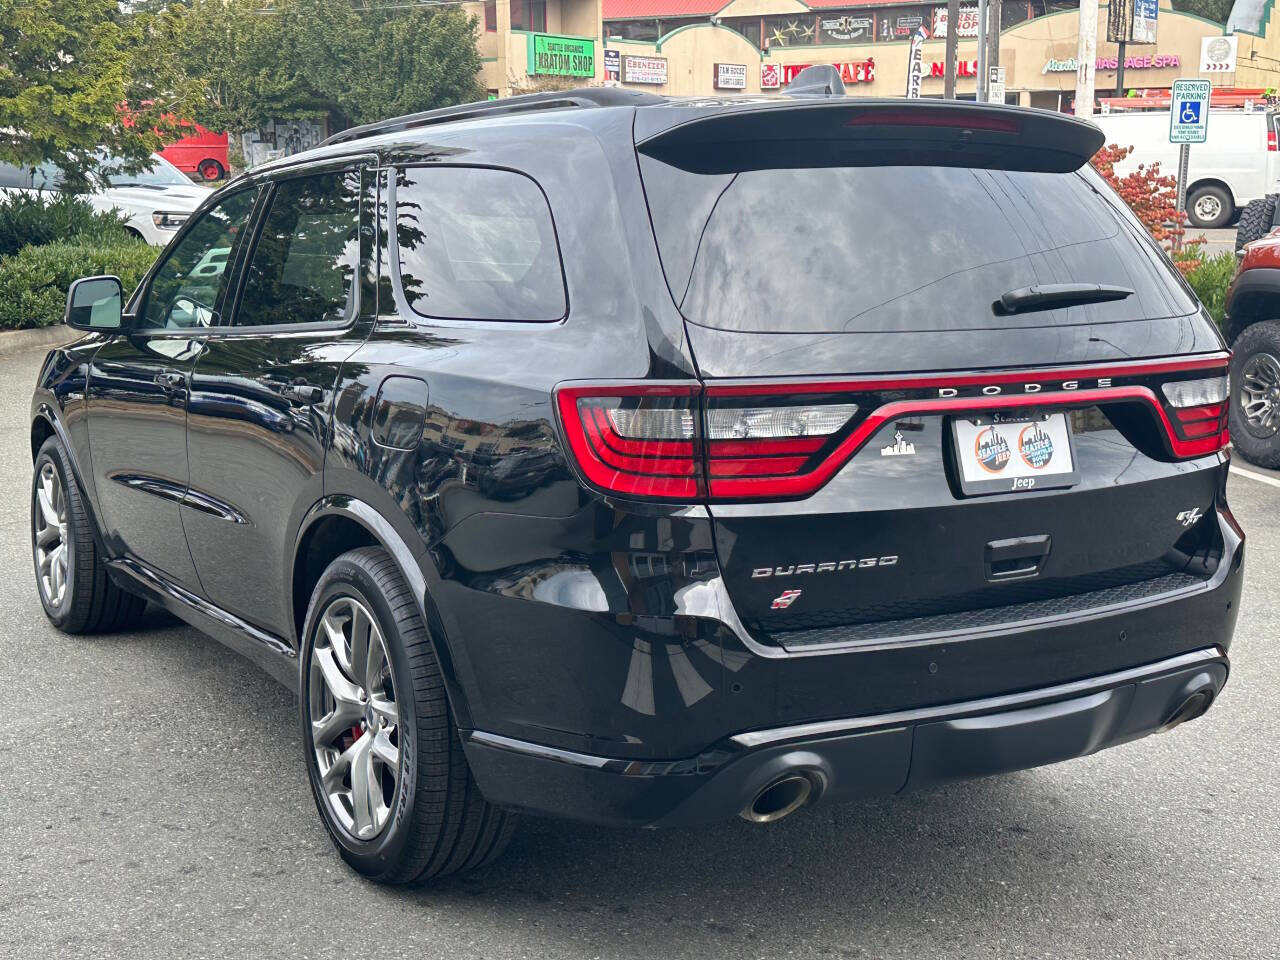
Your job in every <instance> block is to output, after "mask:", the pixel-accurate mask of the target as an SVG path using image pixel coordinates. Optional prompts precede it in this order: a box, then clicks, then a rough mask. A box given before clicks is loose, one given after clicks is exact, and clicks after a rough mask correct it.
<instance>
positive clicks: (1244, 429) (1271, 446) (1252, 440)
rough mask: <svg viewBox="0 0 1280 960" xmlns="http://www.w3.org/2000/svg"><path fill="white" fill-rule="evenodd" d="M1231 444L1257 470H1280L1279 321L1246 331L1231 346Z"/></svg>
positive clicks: (1268, 321) (1267, 321)
mask: <svg viewBox="0 0 1280 960" xmlns="http://www.w3.org/2000/svg"><path fill="white" fill-rule="evenodd" d="M1232 350H1233V353H1232V355H1231V442H1232V444H1233V445H1234V446H1235V448H1236V449H1237V450H1238V451H1240V455H1241V456H1242V457H1244V458H1245V459H1246V460H1248V461H1249V462H1250V463H1256V464H1257V465H1258V466H1260V467H1280V320H1265V321H1263V322H1262V323H1255V324H1254V325H1253V326H1251V327H1246V328H1245V330H1244V332H1243V333H1241V334H1240V336H1239V337H1237V338H1236V342H1235V343H1234V344H1233V345H1232Z"/></svg>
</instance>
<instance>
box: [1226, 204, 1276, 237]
mask: <svg viewBox="0 0 1280 960" xmlns="http://www.w3.org/2000/svg"><path fill="white" fill-rule="evenodd" d="M1275 216H1276V195H1275V194H1274V193H1272V194H1268V195H1267V196H1265V197H1261V198H1259V199H1257V200H1250V201H1249V202H1248V203H1247V204H1245V207H1244V209H1243V210H1241V211H1240V222H1239V223H1237V224H1236V249H1237V250H1239V249H1240V248H1241V247H1243V246H1244V245H1245V244H1246V243H1253V241H1255V240H1257V239H1259V238H1261V237H1265V236H1266V235H1267V234H1268V233H1270V232H1271V225H1272V223H1273V221H1274V220H1275Z"/></svg>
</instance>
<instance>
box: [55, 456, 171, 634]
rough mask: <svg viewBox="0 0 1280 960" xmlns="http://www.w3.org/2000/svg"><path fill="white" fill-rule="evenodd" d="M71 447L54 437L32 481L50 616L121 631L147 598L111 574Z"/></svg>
mask: <svg viewBox="0 0 1280 960" xmlns="http://www.w3.org/2000/svg"><path fill="white" fill-rule="evenodd" d="M90 524H91V521H90V520H89V516H88V514H87V513H86V511H85V506H84V500H83V498H82V496H81V493H80V488H79V486H78V485H77V484H76V481H75V476H74V475H73V474H72V472H71V464H70V461H69V460H68V458H67V455H66V451H64V450H63V449H62V444H61V443H60V442H59V441H58V439H57V437H50V438H49V439H48V440H46V441H45V442H44V445H43V446H42V447H41V448H40V452H39V453H38V454H36V465H35V473H34V476H33V477H32V481H31V555H32V561H33V562H34V564H35V573H36V590H37V591H38V592H39V594H40V603H41V605H42V606H43V607H44V612H45V616H47V617H48V618H49V620H50V622H51V623H52V624H53V625H54V626H55V627H57V628H58V629H59V630H61V631H63V632H64V633H97V632H100V631H107V630H119V629H122V628H123V627H126V626H128V625H129V624H131V623H133V622H134V621H136V620H137V618H138V615H139V614H140V613H141V612H142V608H143V607H144V606H146V602H145V601H144V600H142V598H140V597H136V596H134V595H133V594H130V593H126V592H125V591H124V590H121V589H120V588H119V587H118V586H116V585H115V584H114V583H113V582H112V581H111V579H110V577H108V576H107V568H106V564H105V563H103V560H102V557H101V555H100V553H99V551H98V545H97V542H96V541H95V540H94V537H93V528H92V526H91V525H90Z"/></svg>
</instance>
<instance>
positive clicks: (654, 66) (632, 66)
mask: <svg viewBox="0 0 1280 960" xmlns="http://www.w3.org/2000/svg"><path fill="white" fill-rule="evenodd" d="M622 82H623V83H652V84H662V83H666V82H667V58H666V57H623V58H622Z"/></svg>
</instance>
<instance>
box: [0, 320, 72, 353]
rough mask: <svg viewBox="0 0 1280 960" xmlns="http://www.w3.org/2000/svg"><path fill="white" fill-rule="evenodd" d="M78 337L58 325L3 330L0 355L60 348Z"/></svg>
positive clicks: (0, 340) (68, 329)
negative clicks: (44, 347) (39, 348)
mask: <svg viewBox="0 0 1280 960" xmlns="http://www.w3.org/2000/svg"><path fill="white" fill-rule="evenodd" d="M79 335H80V334H79V333H77V332H76V331H75V330H72V329H71V328H70V327H65V326H63V325H62V324H60V323H59V324H55V325H54V326H52V327H36V328H35V329H34V330H5V331H3V332H0V354H2V355H8V354H10V353H15V352H17V351H19V350H26V349H28V348H30V347H41V346H53V345H59V346H60V345H62V344H64V343H70V342H71V341H72V340H74V339H76V337H78V336H79Z"/></svg>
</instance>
